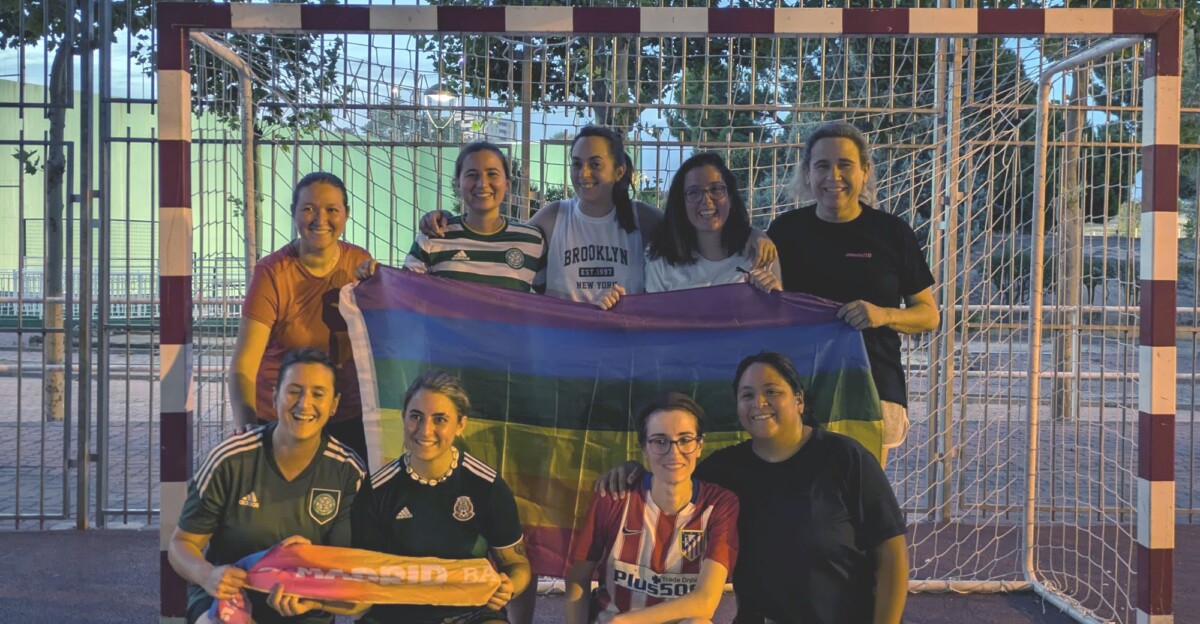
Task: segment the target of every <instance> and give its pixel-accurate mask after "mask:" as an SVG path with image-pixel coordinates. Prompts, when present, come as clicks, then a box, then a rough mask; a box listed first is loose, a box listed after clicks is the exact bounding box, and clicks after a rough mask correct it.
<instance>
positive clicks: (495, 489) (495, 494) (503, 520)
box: [483, 477, 522, 549]
mask: <svg viewBox="0 0 1200 624" xmlns="http://www.w3.org/2000/svg"><path fill="white" fill-rule="evenodd" d="M488 511H489V515H490V517H489V518H488V520H489V521H488V523H487V524H486V525H485V526H484V527H483V537H484V539H486V540H487V543H488V548H493V549H495V548H508V547H510V546H515V545H516V544H517V542H520V541H521V537H522V533H521V517H520V516H519V515H518V514H517V499H516V498H515V497H514V496H513V493H512V490H510V489H509V488H508V484H507V483H505V482H504V479H501V478H500V477H496V480H495V481H493V482H492V490H491V492H490V493H489V495H488Z"/></svg>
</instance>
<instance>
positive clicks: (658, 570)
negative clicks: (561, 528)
mask: <svg viewBox="0 0 1200 624" xmlns="http://www.w3.org/2000/svg"><path fill="white" fill-rule="evenodd" d="M650 478H651V475H650V474H649V473H647V474H646V476H645V478H644V479H643V480H642V485H641V487H639V488H637V489H636V490H631V491H630V492H629V496H626V497H625V500H619V499H615V498H613V497H611V496H609V497H599V496H598V497H596V499H595V500H594V501H592V506H591V509H589V510H588V515H587V519H586V520H585V521H584V525H583V527H582V528H581V529H580V531H579V532H578V533H577V534H576V536H575V540H574V542H573V544H572V548H571V561H596V562H599V563H600V588H599V590H598V591H597V595H596V598H597V601H598V605H597V606H598V607H599V610H600V611H601V612H607V613H610V614H614V615H615V614H617V613H624V612H626V611H630V610H632V609H641V608H645V607H650V606H654V605H656V604H658V603H660V602H663V601H665V600H670V599H671V598H674V597H677V596H681V595H683V594H687V593H690V592H691V591H692V590H693V589H695V588H696V583H697V582H698V581H699V579H700V564H701V562H702V561H704V560H705V559H712V560H713V561H716V562H717V563H720V564H721V565H723V566H725V569H726V570H728V571H729V572H730V573H732V572H733V566H734V563H735V562H736V560H737V549H738V538H737V515H738V500H737V497H736V496H734V494H733V492H730V491H729V490H726V489H725V488H723V487H720V486H718V485H713V484H712V483H707V482H705V481H699V480H695V479H693V480H692V500H691V501H690V502H689V503H688V504H687V505H686V506H684V508H683V509H682V510H680V511H679V513H678V514H675V515H674V516H672V515H668V514H666V513H663V511H662V510H661V509H659V507H658V505H656V504H655V503H654V499H653V498H651V496H650Z"/></svg>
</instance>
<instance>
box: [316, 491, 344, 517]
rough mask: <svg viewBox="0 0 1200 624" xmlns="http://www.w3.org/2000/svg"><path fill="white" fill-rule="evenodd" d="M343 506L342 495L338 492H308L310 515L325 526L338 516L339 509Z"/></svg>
mask: <svg viewBox="0 0 1200 624" xmlns="http://www.w3.org/2000/svg"><path fill="white" fill-rule="evenodd" d="M341 504H342V493H341V492H340V491H338V490H324V489H321V488H313V489H311V490H309V491H308V515H309V516H310V517H311V518H312V519H313V520H316V521H317V524H325V523H327V522H329V521H330V520H333V517H334V516H336V515H337V512H338V507H340V506H341Z"/></svg>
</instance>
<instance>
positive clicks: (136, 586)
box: [0, 525, 1200, 624]
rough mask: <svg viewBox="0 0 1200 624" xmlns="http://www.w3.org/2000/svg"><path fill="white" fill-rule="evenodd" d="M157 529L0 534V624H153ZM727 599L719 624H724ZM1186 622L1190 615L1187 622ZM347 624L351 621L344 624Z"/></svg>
mask: <svg viewBox="0 0 1200 624" xmlns="http://www.w3.org/2000/svg"><path fill="white" fill-rule="evenodd" d="M1176 542H1177V550H1176V560H1175V588H1176V589H1175V612H1176V613H1177V614H1179V616H1180V617H1178V618H1177V619H1176V621H1179V622H1184V621H1189V620H1188V617H1190V614H1195V613H1200V594H1198V593H1197V592H1195V591H1190V590H1188V589H1187V588H1194V587H1197V586H1200V526H1196V525H1183V526H1180V527H1179V528H1178V532H1177V539H1176ZM158 558H159V554H158V529H157V527H151V528H148V529H143V530H98V531H84V532H79V531H75V530H57V531H20V532H12V531H5V532H0V569H3V571H4V574H3V575H0V621H2V622H20V623H23V624H61V623H76V622H78V623H80V624H92V623H94V624H109V623H112V624H131V623H140V622H146V623H150V622H157V621H158V565H159V564H158ZM732 606H733V605H732V599H731V598H729V597H727V598H726V600H725V601H724V602H723V603H722V606H721V610H720V611H719V612H718V615H717V618H716V621H717V622H728V621H729V618H730V617H731V615H732ZM562 607H563V604H562V597H561V596H547V597H544V598H542V599H541V602H540V603H539V608H538V617H537V624H560V623H561V622H562ZM1185 614H1188V615H1185ZM904 620H905V622H907V623H908V624H942V623H947V624H949V623H951V622H953V623H956V624H957V623H961V622H973V623H977V624H1020V623H1024V622H1036V623H1039V624H1059V623H1063V624H1065V623H1067V622H1070V621H1071V620H1070V619H1069V618H1067V617H1066V616H1064V615H1063V614H1061V613H1059V612H1058V611H1057V610H1055V609H1054V608H1053V607H1050V606H1048V605H1043V603H1042V602H1041V601H1040V600H1038V599H1037V597H1035V596H1034V595H1033V594H1029V593H1020V594H1008V595H979V594H974V595H947V594H919V595H910V596H909V601H908V609H907V611H906V613H905V618H904ZM346 621H347V622H348V620H346Z"/></svg>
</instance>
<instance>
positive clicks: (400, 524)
mask: <svg viewBox="0 0 1200 624" xmlns="http://www.w3.org/2000/svg"><path fill="white" fill-rule="evenodd" d="M404 460H405V458H404V457H403V456H401V457H398V458H396V459H394V460H392V461H391V462H389V463H388V464H386V465H385V466H383V467H382V468H380V469H379V470H378V471H376V472H375V473H374V474H373V475H371V492H370V494H368V496H370V497H371V499H370V504H364V505H360V506H358V507H356V509H355V513H356V518H355V523H354V546H355V547H356V548H365V549H368V550H376V551H380V552H385V553H388V554H392V555H404V556H410V557H441V558H443V559H469V558H473V557H486V556H487V555H488V551H489V550H491V549H499V548H508V547H511V546H515V545H517V544H518V543H520V541H521V539H522V534H521V522H520V519H519V518H518V516H517V501H516V499H514V498H513V494H512V490H510V489H509V488H508V484H506V483H505V482H504V479H502V478H500V476H499V475H497V474H496V471H495V470H494V469H492V468H491V467H490V466H488V465H487V464H485V463H483V462H482V461H480V460H479V459H478V458H476V457H474V456H473V455H471V454H469V453H466V452H460V453H459V463H458V467H457V468H455V469H454V472H453V473H452V474H451V475H450V477H449V478H447V479H446V480H445V481H442V482H440V483H438V484H437V485H432V486H431V485H422V484H421V483H419V482H417V481H415V480H413V479H412V477H411V476H410V475H409V474H408V473H407V472H406V470H405V466H406V465H405V463H404ZM477 610H478V607H445V606H441V607H435V606H426V605H377V606H375V607H372V608H371V611H370V613H369V614H368V616H367V618H366V619H365V620H363V621H365V622H380V623H391V622H406V623H413V624H419V623H422V622H441V621H442V619H444V618H447V617H452V616H454V615H460V614H463V613H469V612H473V611H477Z"/></svg>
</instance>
